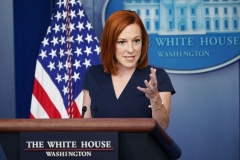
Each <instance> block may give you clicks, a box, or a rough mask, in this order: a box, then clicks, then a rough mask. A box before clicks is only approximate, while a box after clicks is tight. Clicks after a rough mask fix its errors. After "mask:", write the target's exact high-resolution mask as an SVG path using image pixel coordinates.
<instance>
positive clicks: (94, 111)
mask: <svg viewBox="0 0 240 160" xmlns="http://www.w3.org/2000/svg"><path fill="white" fill-rule="evenodd" d="M97 110H98V107H94V108H93V115H92V118H94V117H95V114H96V112H97Z"/></svg>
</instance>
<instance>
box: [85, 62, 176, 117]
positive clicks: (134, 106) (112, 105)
mask: <svg viewBox="0 0 240 160" xmlns="http://www.w3.org/2000/svg"><path fill="white" fill-rule="evenodd" d="M150 68H151V66H147V67H146V68H144V69H141V70H138V69H136V70H135V71H134V73H133V75H132V77H131V78H130V80H129V82H128V83H127V85H126V87H125V88H124V90H123V92H122V93H121V95H120V96H119V98H118V99H117V98H116V96H115V92H114V88H113V83H112V78H111V74H109V73H105V72H104V70H103V67H102V65H95V66H92V67H90V68H89V69H88V70H87V72H86V75H85V79H84V82H83V86H82V88H83V89H86V90H88V91H89V94H90V97H91V111H92V109H93V108H94V107H97V108H98V110H97V112H96V113H95V118H152V111H151V109H150V108H148V105H149V104H150V101H149V99H148V98H147V97H146V96H145V94H144V93H143V92H141V91H139V90H138V89H137V86H140V87H143V88H146V86H145V84H144V80H148V81H149V79H150V78H149V75H150ZM156 69H157V71H156V76H157V80H158V91H159V92H163V91H169V92H171V93H172V94H174V93H175V90H174V88H173V86H172V83H171V80H170V78H169V76H168V74H167V73H166V72H165V70H163V69H160V68H156Z"/></svg>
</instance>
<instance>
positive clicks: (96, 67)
mask: <svg viewBox="0 0 240 160" xmlns="http://www.w3.org/2000/svg"><path fill="white" fill-rule="evenodd" d="M88 70H89V71H90V72H99V71H103V66H102V64H97V65H92V66H91V67H90V68H89V69H88Z"/></svg>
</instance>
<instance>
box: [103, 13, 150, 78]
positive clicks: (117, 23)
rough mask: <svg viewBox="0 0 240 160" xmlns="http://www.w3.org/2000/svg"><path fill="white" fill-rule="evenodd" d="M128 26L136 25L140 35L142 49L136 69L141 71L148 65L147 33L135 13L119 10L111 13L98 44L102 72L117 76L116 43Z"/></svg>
mask: <svg viewBox="0 0 240 160" xmlns="http://www.w3.org/2000/svg"><path fill="white" fill-rule="evenodd" d="M130 24H137V25H138V26H139V27H140V30H141V32H142V33H141V34H142V49H141V56H140V58H139V61H138V64H137V69H142V68H145V67H147V65H148V56H147V52H148V46H149V39H148V34H147V31H146V29H145V27H144V25H143V23H142V21H141V19H140V17H139V16H138V15H137V13H136V12H135V11H127V10H121V11H116V12H114V13H112V14H111V15H110V16H109V18H108V19H107V21H106V24H105V27H104V29H103V32H102V38H101V42H100V46H101V62H102V64H103V67H104V71H105V72H107V73H110V74H113V75H117V72H118V68H117V66H116V58H115V52H116V43H117V39H118V37H119V35H120V34H121V32H122V31H123V30H124V29H125V28H126V27H127V26H128V25H130Z"/></svg>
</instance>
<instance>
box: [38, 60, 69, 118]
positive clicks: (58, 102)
mask: <svg viewBox="0 0 240 160" xmlns="http://www.w3.org/2000/svg"><path fill="white" fill-rule="evenodd" d="M43 77H44V79H43ZM35 78H36V80H37V82H39V84H40V86H41V87H42V88H43V89H41V90H37V91H35V92H37V93H35V94H34V95H35V96H37V97H40V96H41V95H42V96H44V97H43V98H42V99H40V98H37V99H38V100H39V99H40V100H41V101H44V102H43V105H42V106H43V108H44V109H45V110H46V112H47V114H48V115H49V117H50V118H53V117H54V115H58V114H56V113H55V112H56V111H55V110H54V109H53V108H52V109H47V108H48V107H50V108H51V107H56V110H57V111H58V113H59V114H60V115H61V117H62V118H68V114H67V111H66V109H65V107H64V104H63V101H62V97H61V95H60V93H59V90H58V89H57V88H56V86H55V84H53V83H52V81H51V79H50V77H49V75H48V74H47V73H46V72H45V70H44V68H43V67H42V65H41V63H39V61H37V64H36V72H35ZM34 85H35V84H34ZM36 85H38V83H37V84H36ZM39 88H40V87H39ZM45 98H48V99H49V100H46V102H45ZM52 111H54V112H53V113H51V112H52ZM55 118H59V117H55Z"/></svg>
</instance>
